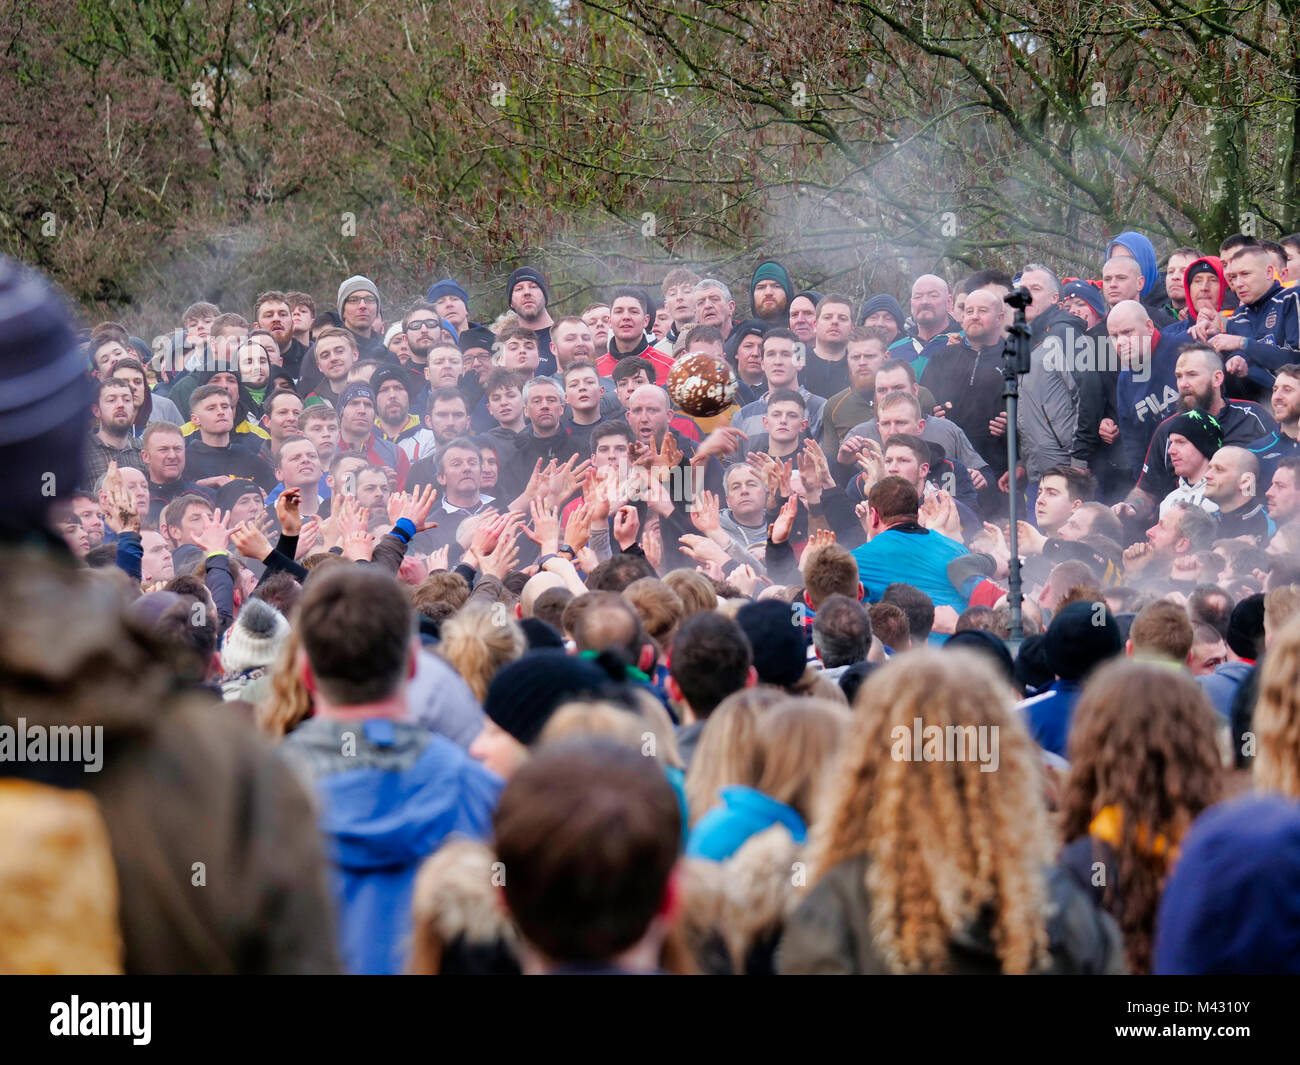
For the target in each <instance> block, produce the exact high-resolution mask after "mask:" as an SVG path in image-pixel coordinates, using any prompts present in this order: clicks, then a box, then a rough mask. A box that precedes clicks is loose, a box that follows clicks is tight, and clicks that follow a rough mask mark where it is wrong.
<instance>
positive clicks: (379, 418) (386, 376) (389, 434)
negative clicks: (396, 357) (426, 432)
mask: <svg viewBox="0 0 1300 1065" xmlns="http://www.w3.org/2000/svg"><path fill="white" fill-rule="evenodd" d="M370 388H371V390H372V391H373V392H374V393H375V442H376V449H377V450H379V451H380V453H381V454H383V453H385V452H386V450H387V448H388V446H390V445H391V446H392V447H394V448H396V449H400V450H401V451H404V452H405V453H406V457H407V459H408V460H409V461H411V462H415V461H416V460H417V459H419V458H420V448H419V438H420V435H421V433H420V430H421V428H422V426H421V424H420V419H419V418H417V417H416V416H415V415H414V414H412V413H411V379H410V377H409V376H408V375H407V374H406V373H405V372H404V371H403V370H402V369H401V368H400V367H397V366H382V367H380V368H379V369H378V370H376V371H375V375H374V376H373V377H372V378H371V379H370ZM392 457H393V462H385V465H386V466H393V468H394V469H396V468H397V467H396V466H395V465H394V463H395V462H396V461H397V454H396V451H394V452H393V456H392Z"/></svg>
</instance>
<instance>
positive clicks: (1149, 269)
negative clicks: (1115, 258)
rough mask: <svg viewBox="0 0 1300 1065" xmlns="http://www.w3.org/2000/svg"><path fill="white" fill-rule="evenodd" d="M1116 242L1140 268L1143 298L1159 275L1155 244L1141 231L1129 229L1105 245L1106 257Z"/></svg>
mask: <svg viewBox="0 0 1300 1065" xmlns="http://www.w3.org/2000/svg"><path fill="white" fill-rule="evenodd" d="M1116 244H1118V245H1120V246H1121V247H1123V248H1125V249H1126V250H1127V251H1128V253H1129V254H1130V255H1132V256H1133V258H1134V259H1136V260H1137V264H1138V266H1140V267H1141V268H1142V299H1144V300H1145V299H1146V298H1147V296H1149V295H1150V294H1151V290H1152V289H1153V288H1155V284H1156V278H1158V277H1159V276H1160V261H1159V260H1158V259H1157V258H1156V249H1155V246H1154V245H1153V244H1152V243H1151V241H1149V240H1147V238H1146V237H1144V236H1143V235H1142V234H1141V233H1137V232H1135V231H1134V230H1131V229H1130V230H1128V231H1127V232H1124V233H1121V234H1120V235H1119V236H1118V237H1116V238H1115V239H1114V240H1112V241H1111V242H1110V243H1109V244H1107V245H1106V258H1107V259H1109V258H1111V253H1112V252H1113V251H1114V248H1115V245H1116Z"/></svg>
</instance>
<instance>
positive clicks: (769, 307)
mask: <svg viewBox="0 0 1300 1065" xmlns="http://www.w3.org/2000/svg"><path fill="white" fill-rule="evenodd" d="M793 299H794V284H793V283H792V282H791V281H790V272H789V271H788V270H786V268H785V267H784V266H782V265H781V264H780V263H778V262H776V261H775V260H773V259H768V260H766V261H765V262H761V263H759V264H758V266H757V267H755V269H754V276H753V277H752V278H750V282H749V306H750V311H751V313H752V314H753V316H754V317H755V318H758V319H760V320H761V321H763V322H765V323H766V324H767V325H769V326H772V325H779V326H782V327H786V328H788V327H789V325H790V303H791V301H792V300H793Z"/></svg>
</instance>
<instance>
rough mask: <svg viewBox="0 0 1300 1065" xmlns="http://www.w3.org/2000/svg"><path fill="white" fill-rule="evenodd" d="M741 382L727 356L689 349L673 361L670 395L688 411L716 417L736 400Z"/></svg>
mask: <svg viewBox="0 0 1300 1065" xmlns="http://www.w3.org/2000/svg"><path fill="white" fill-rule="evenodd" d="M738 388H739V384H738V383H737V381H736V375H735V373H733V372H732V369H731V366H730V365H729V364H728V363H727V361H726V360H725V359H720V358H718V357H717V356H715V355H706V354H705V353H703V352H699V351H697V352H688V353H687V354H685V355H683V356H682V357H681V358H680V359H678V360H677V361H676V362H675V363H674V364H673V369H672V372H671V373H670V374H669V375H668V394H669V395H670V396H671V397H672V399H673V402H674V403H675V404H677V406H678V407H680V408H681V409H682V410H683V411H685V412H686V413H687V414H690V415H693V416H694V417H697V418H712V417H713V416H714V415H715V414H721V413H722V412H723V411H724V410H726V409H727V408H728V407H730V406H731V405H732V404H733V403H734V402H735V401H736V391H737V389H738Z"/></svg>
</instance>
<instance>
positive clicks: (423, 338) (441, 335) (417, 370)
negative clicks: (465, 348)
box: [402, 303, 456, 413]
mask: <svg viewBox="0 0 1300 1065" xmlns="http://www.w3.org/2000/svg"><path fill="white" fill-rule="evenodd" d="M402 329H403V331H404V332H405V333H406V346H407V348H408V349H409V350H410V352H411V361H410V362H409V363H407V365H406V369H407V372H408V373H409V374H410V375H411V395H413V396H415V395H418V394H419V393H420V392H421V391H422V390H423V389H424V386H425V382H426V379H427V374H426V370H427V368H428V365H429V352H431V351H432V350H433V349H434V347H435V346H436V345H439V344H445V343H448V342H450V343H452V344H455V343H456V341H455V340H454V339H452V338H451V335H450V334H449V333H448V332H447V331H446V329H445V328H443V322H442V318H441V316H439V314H438V312H437V310H435V309H434V306H433V304H432V303H417V304H416V305H415V306H414V307H412V308H411V309H410V310H409V311H407V312H406V315H405V316H404V317H403V318H402ZM416 413H423V412H422V411H417V412H416Z"/></svg>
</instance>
